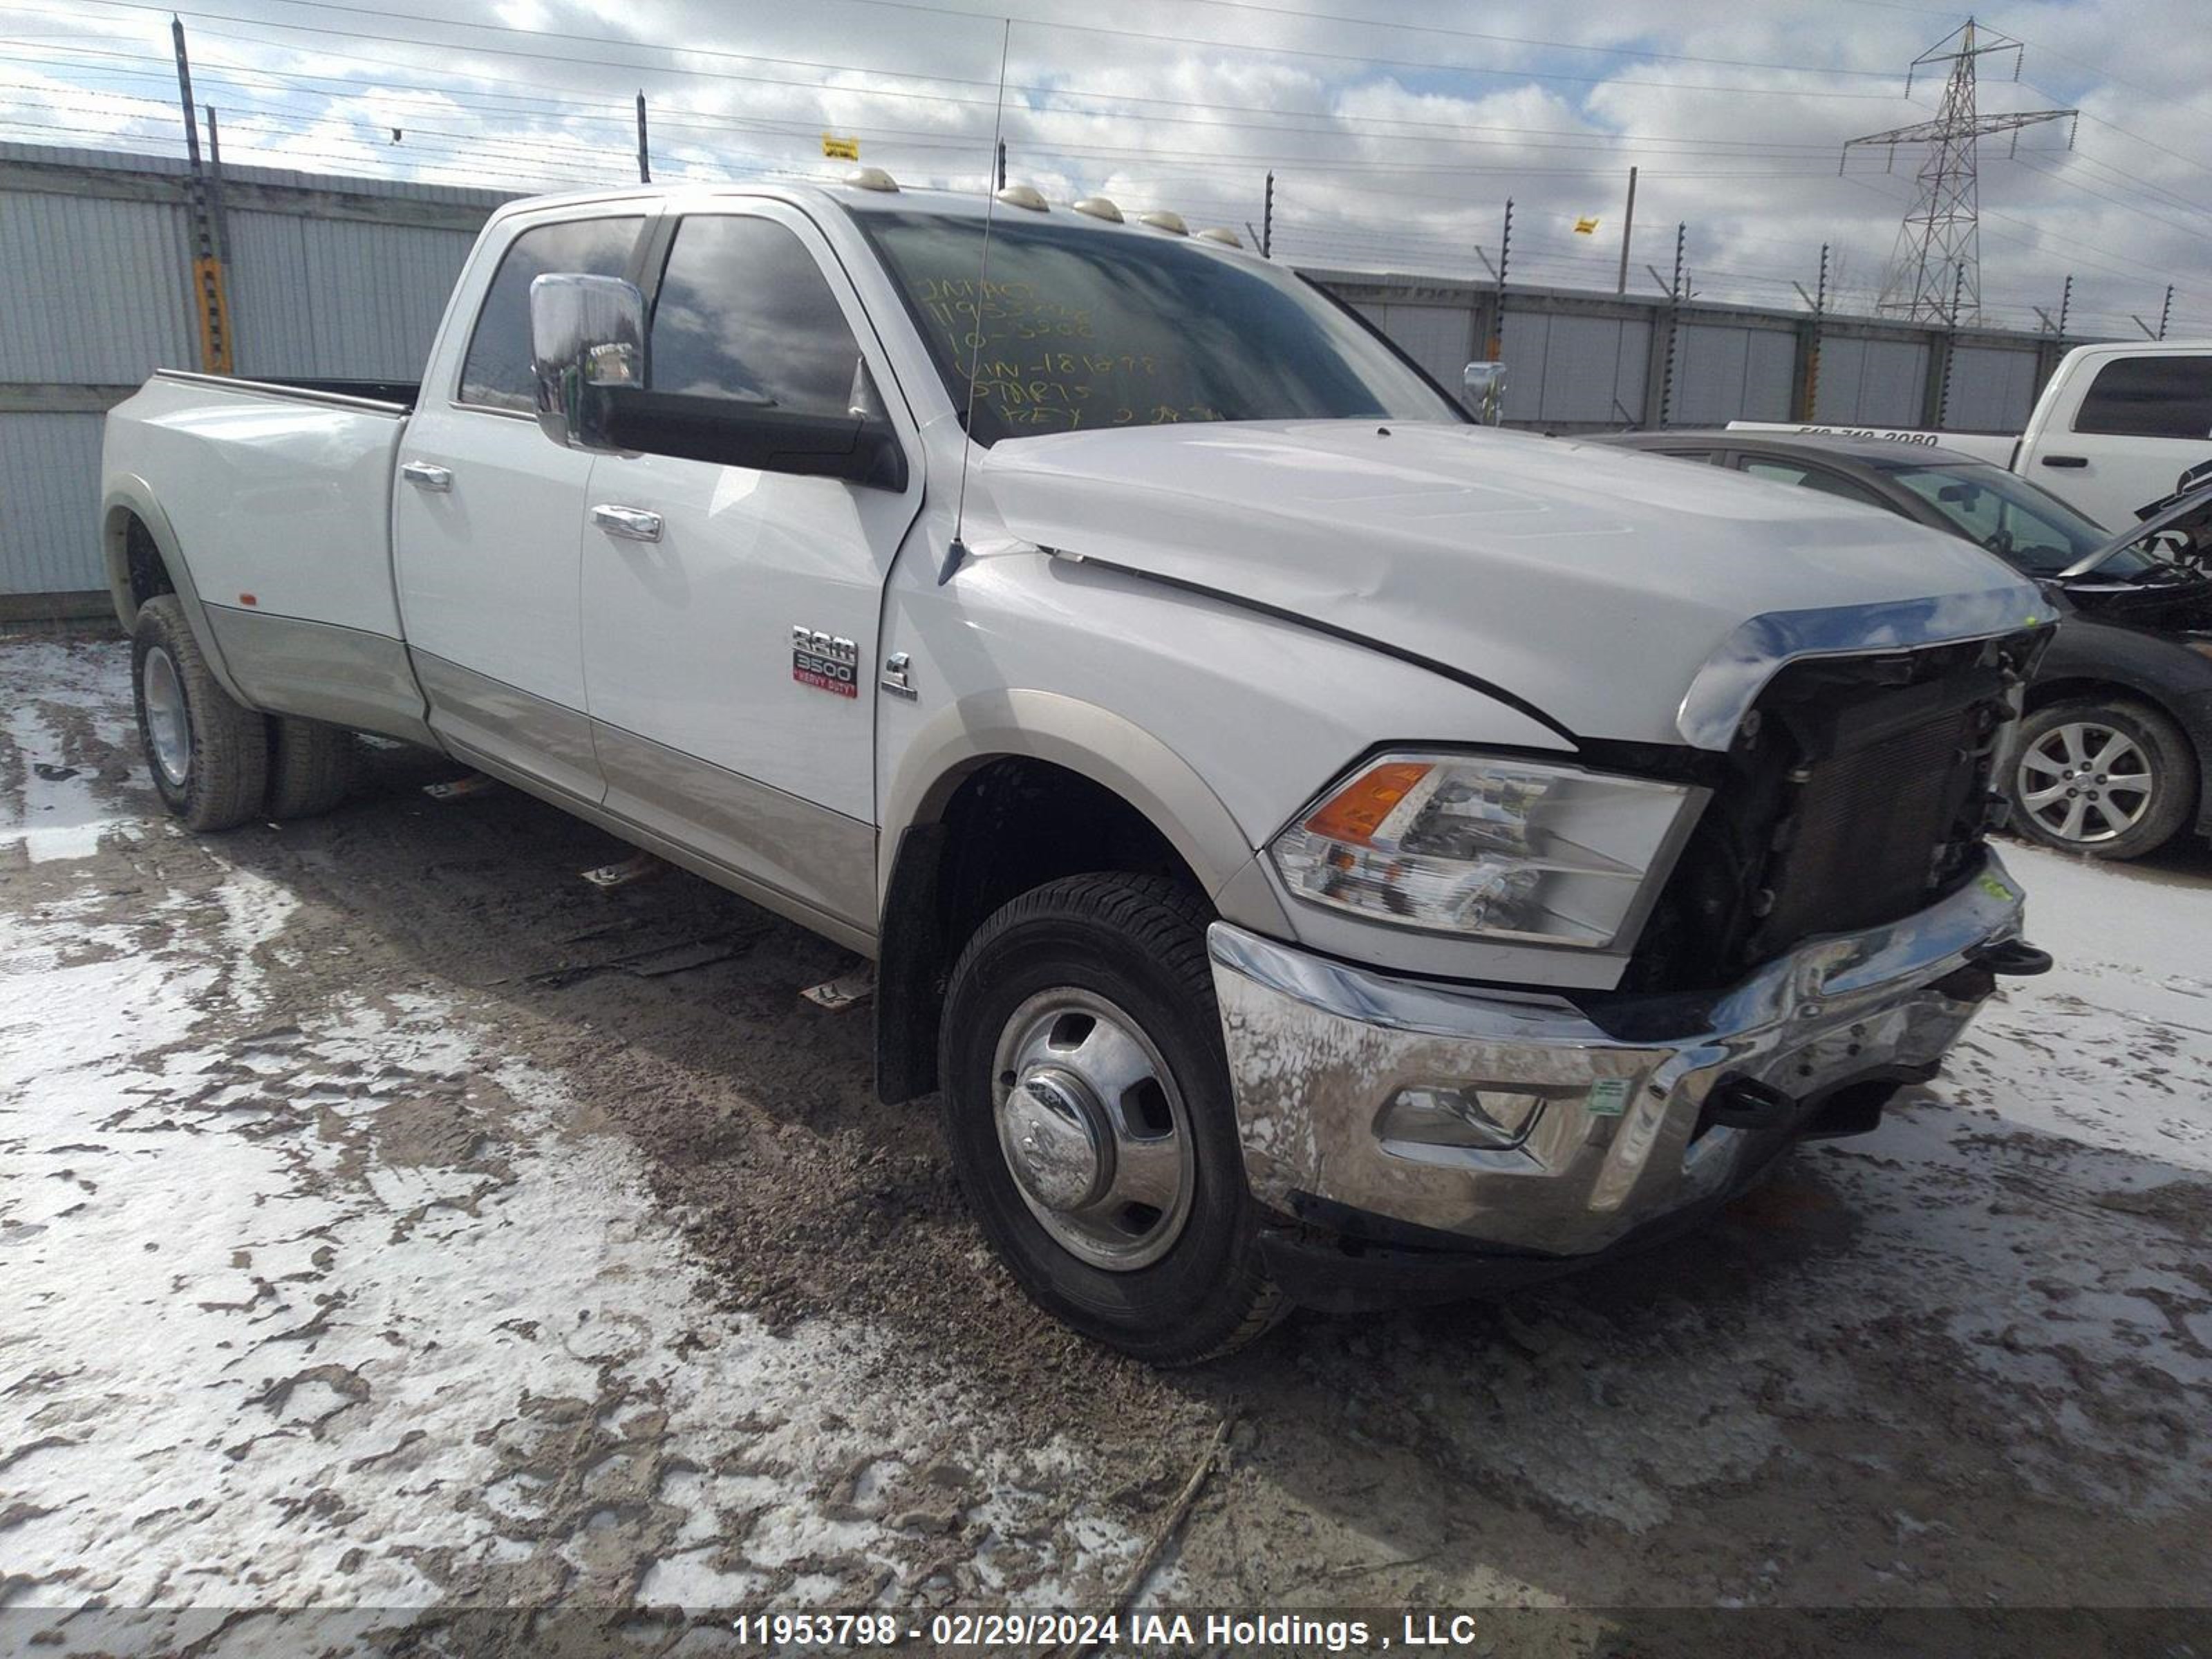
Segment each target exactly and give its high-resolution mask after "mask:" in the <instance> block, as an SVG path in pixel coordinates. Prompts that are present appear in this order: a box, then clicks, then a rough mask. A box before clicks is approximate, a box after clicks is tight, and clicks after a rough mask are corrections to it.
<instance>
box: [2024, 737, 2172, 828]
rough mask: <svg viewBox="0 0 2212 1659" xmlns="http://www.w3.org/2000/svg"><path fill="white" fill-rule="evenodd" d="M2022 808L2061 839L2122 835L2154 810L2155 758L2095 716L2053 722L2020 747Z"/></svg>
mask: <svg viewBox="0 0 2212 1659" xmlns="http://www.w3.org/2000/svg"><path fill="white" fill-rule="evenodd" d="M2019 785H2020V801H2021V808H2022V809H2023V810H2024V811H2026V812H2027V815H2028V816H2029V817H2032V818H2033V819H2034V820H2035V822H2036V823H2037V824H2038V825H2039V826H2040V827H2041V829H2043V830H2044V832H2045V834H2046V835H2049V836H2052V837H2053V838H2054V839H2056V840H2059V841H2067V842H2077V843H2079V844H2080V845H2081V846H2083V847H2093V846H2095V845H2096V844H2097V843H2098V842H2107V841H2114V840H2117V839H2118V837H2119V836H2124V835H2125V834H2126V833H2127V832H2128V831H2129V830H2130V829H2133V828H2134V827H2135V826H2136V824H2137V823H2140V822H2141V821H2142V816H2143V814H2144V813H2146V812H2148V811H2149V810H2150V804H2151V800H2152V799H2153V796H2154V792H2155V791H2156V789H2157V787H2158V780H2157V777H2156V775H2154V773H2153V772H2152V771H2151V766H2150V757H2149V756H2148V755H2146V754H2145V753H2144V752H2143V750H2142V745H2141V744H2138V743H2137V742H2136V740H2135V739H2134V738H2131V737H2130V736H2128V734H2127V733H2126V732H2122V731H2119V730H2118V729H2116V728H2115V727H2112V726H2105V725H2101V724H2100V723H2099V722H2097V721H2095V720H2073V721H2069V723H2068V724H2066V725H2064V726H2052V727H2051V730H2049V731H2048V732H2045V733H2044V734H2043V735H2042V736H2041V737H2039V738H2037V739H2036V740H2035V741H2034V742H2033V744H2030V745H2028V747H2027V749H2026V750H2023V751H2022V752H2021V757H2020V775H2019Z"/></svg>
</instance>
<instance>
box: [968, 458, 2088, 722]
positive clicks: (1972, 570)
mask: <svg viewBox="0 0 2212 1659" xmlns="http://www.w3.org/2000/svg"><path fill="white" fill-rule="evenodd" d="M974 482H975V483H977V484H979V485H981V487H982V488H981V491H980V492H979V493H980V494H981V495H982V496H983V498H984V501H986V502H987V508H986V510H987V511H988V512H991V513H994V514H995V515H996V516H997V517H998V518H999V519H1000V520H1001V522H1002V523H1003V525H1004V526H1005V528H1006V532H1008V533H1009V534H1010V535H1012V536H1013V537H1017V538H1020V539H1021V540H1022V541H1024V542H1028V543H1033V544H1037V545H1040V546H1043V547H1048V548H1051V549H1054V550H1058V551H1062V552H1066V553H1071V554H1077V555H1080V556H1085V557H1087V558H1091V559H1096V560H1098V561H1101V562H1106V563H1110V564H1115V565H1119V566H1121V567H1123V568H1127V569H1131V570H1135V571H1139V572H1142V573H1144V574H1149V575H1153V576H1158V577H1164V578H1167V579H1169V580H1175V581H1179V582H1185V583H1188V584H1191V585H1193V586H1200V587H1205V588H1208V589H1212V590H1214V591H1216V592H1220V593H1223V594H1225V595H1228V596H1231V597H1233V598H1237V599H1246V600H1249V601H1251V602H1254V603H1257V604H1260V605H1266V606H1267V607H1269V608H1270V609H1273V610H1276V611H1284V612H1287V613H1290V614H1291V615H1294V616H1297V617H1303V618H1305V619H1308V620H1310V621H1313V622H1315V623H1322V624H1325V625H1327V626H1328V627H1330V628H1332V629H1338V630H1340V631H1344V632H1347V633H1352V634H1356V635H1359V636H1361V637H1363V638H1365V639H1368V640H1371V641H1375V642H1376V643H1377V644H1380V645H1383V646H1384V647H1389V648H1391V649H1394V650H1396V651H1400V652H1404V653H1412V654H1413V655H1417V656H1419V657H1422V658H1425V659H1428V660H1430V661H1431V662H1433V663H1437V664H1439V665H1444V666H1445V667H1447V668H1449V669H1450V670H1452V671H1455V672H1457V673H1459V674H1462V675H1464V676H1468V677H1473V678H1480V680H1482V681H1484V682H1486V683H1488V684H1490V685H1492V686H1494V687H1496V688H1498V689H1499V690H1503V691H1504V692H1505V693H1507V694H1509V696H1510V697H1512V698H1513V699H1515V700H1517V701H1520V702H1523V703H1525V704H1528V705H1530V706H1533V707H1534V708H1537V709H1541V711H1543V712H1544V713H1545V714H1547V715H1549V716H1550V717H1551V718H1552V719H1553V720H1556V721H1558V722H1559V724H1560V725H1561V726H1563V727H1565V729H1566V730H1568V731H1569V732H1571V733H1573V734H1574V735H1577V736H1581V737H1589V738H1617V739H1625V740H1633V741H1642V742H1660V743H1680V742H1682V741H1683V740H1684V739H1685V738H1687V739H1688V740H1689V741H1691V742H1692V743H1693V744H1698V745H1699V746H1701V747H1708V748H1724V747H1725V746H1726V745H1727V744H1728V742H1729V736H1730V734H1731V733H1732V732H1733V728H1734V725H1735V716H1737V715H1740V714H1741V708H1742V706H1743V705H1744V704H1745V703H1746V702H1747V701H1748V698H1749V696H1751V695H1752V694H1753V693H1754V692H1755V690H1756V689H1757V686H1758V684H1763V683H1764V681H1765V678H1766V677H1767V676H1768V675H1771V673H1772V671H1773V670H1774V669H1775V668H1776V667H1778V666H1779V665H1780V663H1781V662H1782V661H1784V660H1786V659H1787V658H1788V657H1789V656H1790V655H1792V654H1804V653H1808V652H1809V651H1816V650H1817V651H1820V652H1824V653H1835V652H1840V651H1849V650H1854V649H1867V650H1876V649H1881V648H1882V647H1885V646H1891V647H1893V646H1896V645H1899V644H1914V643H1922V642H1925V641H1929V640H1934V639H1942V638H1970V637H1973V636H1975V635H1982V634H1990V633H1996V632H2000V631H2006V630H2008V629H2016V628H2022V627H2026V626H2027V625H2029V624H2031V623H2036V622H2039V621H2045V620H2047V619H2049V617H2051V607H2050V606H2049V605H2048V604H2047V603H2045V601H2044V600H2043V599H2042V596H2041V594H2040V593H2039V592H2038V590H2037V589H2036V588H2035V587H2034V586H2033V585H2031V584H2029V583H2027V581H2025V580H2022V579H2021V578H2020V577H2019V576H2017V575H2015V574H2014V573H2013V572H2012V571H2011V570H2010V569H2009V568H2008V567H2006V566H2005V565H2003V564H2002V562H1999V561H1998V560H1996V558H1994V557H1992V556H1990V555H1989V554H1987V553H1984V552H1983V551H1982V550H1980V549H1978V548H1977V547H1974V546H1972V544H1968V543H1966V542H1962V541H1960V540H1959V539H1957V538H1954V537H1951V536H1948V535H1944V534H1942V533H1941V532H1936V531H1933V530H1928V529H1924V528H1923V527H1921V526H1917V525H1913V524H1911V523H1908V522H1907V521H1906V520H1903V519H1900V518H1897V517H1894V516H1893V515H1891V514H1889V513H1883V512H1881V511H1878V510H1875V509H1872V508H1869V507H1862V506H1857V505H1854V504H1851V503H1849V502H1844V501H1837V500H1833V499H1831V498H1829V497H1826V496H1823V495H1818V494H1815V493H1814V492H1813V491H1811V490H1807V489H1784V488H1780V487H1778V486H1776V485H1773V484H1771V483H1763V482H1760V481H1758V480H1754V479H1750V478H1746V477H1741V476H1740V475H1737V474H1735V473H1731V472H1728V471H1723V470H1722V469H1720V468H1718V467H1709V466H1697V465H1684V463H1683V462H1682V461H1681V460H1680V459H1671V458H1667V457H1661V456H1648V455H1639V454H1637V453H1633V452H1631V451H1626V450H1621V449H1616V448H1612V447H1605V446H1601V445H1591V444H1578V443H1575V442H1572V441H1567V440H1562V439H1557V438H1543V437H1537V436H1533V435H1527V434H1522V433H1516V432H1506V431H1500V430H1498V429H1497V428H1488V427H1453V426H1443V425H1425V424H1414V425H1384V424H1378V423H1376V422H1365V421H1358V422H1354V421H1326V422H1237V423H1235V424H1206V425H1198V424H1192V425H1186V426H1174V425H1164V426H1153V427H1136V428H1120V429H1116V430H1110V431H1098V432H1090V433H1084V432H1070V433H1055V434H1052V435H1047V436H1042V437H1036V438H1017V439H1008V440H1004V441H1000V442H999V443H998V444H995V445H994V446H993V447H991V448H990V450H988V451H987V452H986V453H985V454H984V455H983V456H982V457H981V458H980V459H978V461H977V464H976V467H975V479H974ZM974 505H975V503H971V507H972V506H974ZM1717 680H1719V681H1726V682H1728V683H1729V684H1728V685H1727V686H1726V687H1725V688H1722V687H1717V685H1716V681H1717ZM1693 683H1694V684H1695V688H1696V695H1695V696H1692V691H1693ZM1700 711H1701V712H1700ZM1393 735H1407V736H1411V735H1415V734H1413V733H1411V732H1408V733H1405V734H1393Z"/></svg>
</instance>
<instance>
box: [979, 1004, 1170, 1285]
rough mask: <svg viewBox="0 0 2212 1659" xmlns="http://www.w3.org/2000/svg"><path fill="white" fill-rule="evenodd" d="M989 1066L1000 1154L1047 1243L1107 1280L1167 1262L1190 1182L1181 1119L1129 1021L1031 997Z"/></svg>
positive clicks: (1165, 1080) (1165, 1077)
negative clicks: (1106, 1275)
mask: <svg viewBox="0 0 2212 1659" xmlns="http://www.w3.org/2000/svg"><path fill="white" fill-rule="evenodd" d="M991 1071H992V1089H991V1097H992V1103H993V1108H994V1115H995V1117H996V1120H997V1127H998V1133H999V1150H1000V1152H1001V1153H1002V1154H1003V1155H1004V1156H1005V1158H1006V1167H1007V1169H1008V1170H1009V1171H1010V1172H1011V1173H1012V1176H1013V1178H1014V1187H1015V1190H1016V1191H1017V1192H1018V1193H1019V1194H1021V1198H1022V1202H1023V1203H1024V1205H1025V1206H1028V1209H1029V1212H1030V1214H1031V1215H1033V1216H1035V1217H1036V1219H1037V1221H1038V1223H1039V1224H1040V1225H1042V1226H1043V1228H1044V1230H1045V1231H1047V1232H1048V1233H1049V1234H1050V1235H1051V1236H1052V1237H1053V1239H1054V1242H1056V1243H1059V1244H1060V1246H1061V1247H1062V1248H1063V1249H1066V1250H1067V1251H1068V1252H1069V1253H1070V1254H1071V1255H1074V1256H1076V1257H1078V1258H1079V1259H1080V1260H1081V1261H1086V1262H1088V1263H1090V1264H1091V1266H1092V1267H1103V1268H1105V1269H1107V1270H1109V1271H1110V1272H1116V1273H1128V1272H1133V1271H1134V1270H1136V1269H1137V1268H1139V1267H1149V1266H1151V1265H1152V1263H1153V1262H1155V1261H1158V1260H1159V1259H1160V1258H1161V1257H1162V1256H1164V1255H1166V1254H1167V1252H1168V1251H1169V1250H1170V1249H1171V1248H1172V1247H1173V1246H1174V1244H1175V1242H1176V1239H1177V1238H1178V1237H1181V1236H1182V1230H1183V1226H1184V1224H1185V1223H1186V1222H1188V1220H1189V1218H1190V1206H1191V1200H1192V1197H1193V1194H1194V1189H1195V1186H1196V1180H1195V1166H1194V1152H1193V1148H1192V1139H1191V1133H1190V1120H1189V1115H1188V1111H1187V1110H1186V1109H1185V1107H1184V1104H1183V1099H1182V1091H1181V1090H1180V1089H1179V1088H1178V1087H1177V1085H1176V1080H1175V1078H1174V1077H1173V1075H1172V1074H1171V1073H1170V1072H1169V1070H1168V1067H1167V1064H1166V1062H1165V1061H1164V1060H1163V1059H1162V1058H1161V1056H1160V1053H1159V1050H1158V1048H1155V1047H1154V1046H1153V1045H1152V1040H1151V1039H1150V1038H1149V1037H1147V1036H1146V1035H1145V1033H1144V1031H1143V1030H1142V1028H1140V1027H1139V1025H1138V1024H1137V1023H1136V1021H1134V1020H1133V1019H1132V1018H1130V1017H1129V1016H1128V1015H1127V1013H1125V1012H1122V1010H1121V1008H1119V1007H1118V1006H1115V1004H1114V1003H1112V1002H1110V1001H1109V1000H1107V999H1105V998H1104V997H1102V996H1099V995H1097V994H1096V993H1094V992H1091V991H1086V990H1083V989H1080V988H1079V987H1073V986H1068V987H1058V988H1055V989H1053V990H1049V991H1043V992H1040V993H1038V994H1036V995H1035V996H1033V997H1031V998H1030V999H1029V1000H1027V1001H1026V1002H1024V1003H1023V1004H1022V1006H1020V1007H1018V1008H1017V1009H1016V1010H1015V1011H1014V1012H1013V1016H1012V1018H1010V1019H1009V1020H1007V1022H1006V1028H1005V1030H1003V1031H1001V1032H1000V1036H999V1042H998V1047H997V1049H996V1051H995V1053H994V1056H993V1060H992V1067H991Z"/></svg>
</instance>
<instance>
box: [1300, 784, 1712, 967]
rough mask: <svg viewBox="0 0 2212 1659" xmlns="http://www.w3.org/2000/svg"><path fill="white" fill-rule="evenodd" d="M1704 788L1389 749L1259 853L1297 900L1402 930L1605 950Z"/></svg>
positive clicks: (1628, 923)
mask: <svg viewBox="0 0 2212 1659" xmlns="http://www.w3.org/2000/svg"><path fill="white" fill-rule="evenodd" d="M1704 794H1705V792H1704V791H1703V790H1699V789H1692V788H1687V787H1683V786H1680V785H1678V784H1671V783H1657V782H1653V781H1649V780H1646V779H1643V778H1625V777H1619V776H1614V775H1609V774H1606V773H1599V772H1589V771H1585V770H1583V769H1582V768H1580V767H1577V766H1569V765H1562V764H1559V763H1553V762H1546V761H1525V760H1508V759H1504V758H1503V757H1483V756H1480V755H1444V754H1418V753H1396V754H1388V755H1383V756H1381V757H1378V758H1376V759H1375V760H1372V761H1370V762H1368V763H1365V764H1364V765H1362V766H1361V767H1360V768H1359V769H1358V770H1357V771H1355V772H1354V773H1352V775H1350V776H1349V777H1347V778H1346V779H1345V780H1344V781H1342V782H1340V783H1339V784H1337V785H1336V786H1335V787H1333V788H1331V789H1330V790H1329V792H1328V793H1327V794H1326V795H1324V796H1322V799H1320V801H1319V802H1317V803H1316V805H1314V806H1313V807H1311V808H1310V809H1309V810H1308V811H1306V812H1305V813H1304V814H1303V815H1302V816H1301V817H1299V819H1298V821H1297V823H1293V824H1292V825H1291V827H1290V828H1289V829H1285V830H1284V831H1283V833H1282V834H1281V835H1279V836H1277V837H1276V838H1275V841H1274V843H1273V846H1271V847H1270V848H1268V853H1269V855H1270V856H1271V857H1272V858H1273V860H1274V862H1275V867H1276V869H1277V870H1278V871H1279V872H1281V874H1282V878H1283V879H1284V881H1285V882H1286V883H1287V884H1289V886H1290V889H1291V892H1293V893H1295V894H1297V896H1299V897H1300V898H1304V899H1309V900H1311V901H1312V902H1315V903H1317V904H1328V905H1334V907H1336V908H1339V909H1341V910H1349V911H1352V913H1353V914H1355V915H1361V916H1365V917H1368V918H1370V920H1373V921H1386V922H1393V923H1395V924H1397V925H1398V926H1400V927H1421V928H1428V929H1431V930H1433V931H1437V932H1442V933H1468V934H1474V935H1479V936H1481V937H1483V938H1487V939H1525V940H1529V941H1532V942H1534V943H1538V944H1543V945H1579V946H1583V947H1584V948H1587V949H1591V950H1603V949H1605V948H1606V947H1607V946H1609V945H1614V944H1616V943H1619V942H1621V941H1623V940H1624V939H1625V938H1626V935H1627V934H1628V933H1630V932H1631V931H1632V927H1634V926H1635V925H1637V924H1638V923H1640V921H1641V920H1642V917H1643V914H1644V909H1645V908H1648V906H1647V903H1646V902H1644V900H1645V894H1644V884H1645V881H1646V878H1648V877H1650V876H1652V875H1653V874H1654V873H1655V872H1657V871H1658V869H1659V866H1660V865H1661V863H1662V860H1671V859H1672V857H1673V854H1674V849H1675V848H1678V847H1679V846H1680V842H1681V837H1682V836H1683V835H1684V834H1686V832H1687V830H1688V828H1689V824H1690V821H1691V817H1692V809H1693V808H1694V806H1695V805H1697V804H1698V803H1699V801H1701V800H1702V799H1703V798H1704Z"/></svg>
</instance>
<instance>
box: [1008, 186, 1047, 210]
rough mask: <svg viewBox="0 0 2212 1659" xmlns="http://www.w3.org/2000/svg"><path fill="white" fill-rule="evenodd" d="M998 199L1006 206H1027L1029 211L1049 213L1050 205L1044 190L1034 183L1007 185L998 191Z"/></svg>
mask: <svg viewBox="0 0 2212 1659" xmlns="http://www.w3.org/2000/svg"><path fill="white" fill-rule="evenodd" d="M999 199H1000V201H1002V202H1004V203H1005V204H1006V205H1007V206H1008V207H1018V208H1027V209H1028V210H1030V212H1031V213H1049V212H1051V211H1052V208H1051V205H1050V204H1048V203H1047V202H1046V200H1045V199H1044V192H1043V191H1041V190H1039V189H1038V188H1037V187H1036V185H1006V187H1005V188H1004V189H1002V190H1001V191H1000V192H999Z"/></svg>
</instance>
